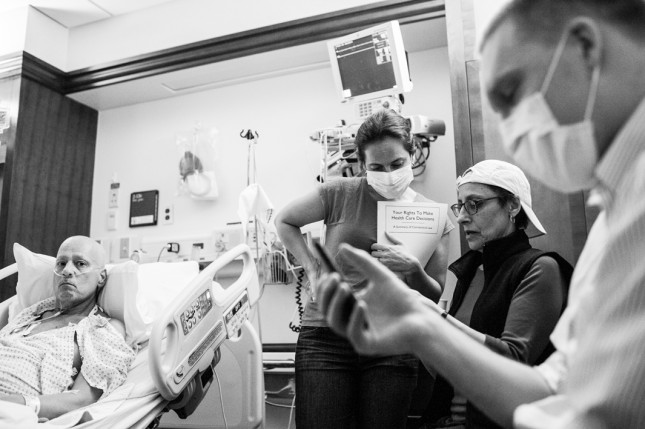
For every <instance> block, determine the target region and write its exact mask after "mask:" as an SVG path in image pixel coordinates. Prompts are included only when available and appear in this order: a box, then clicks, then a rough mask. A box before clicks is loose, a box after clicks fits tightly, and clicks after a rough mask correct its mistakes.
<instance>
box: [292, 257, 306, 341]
mask: <svg viewBox="0 0 645 429" xmlns="http://www.w3.org/2000/svg"><path fill="white" fill-rule="evenodd" d="M304 277H305V270H303V269H300V270H299V272H298V275H297V276H296V292H295V293H296V305H297V310H298V325H297V326H296V325H295V324H294V323H293V321H291V322H289V329H291V330H292V331H293V332H300V324H301V323H302V315H303V314H304V312H305V309H304V306H303V305H302V288H303V284H302V280H303V278H304Z"/></svg>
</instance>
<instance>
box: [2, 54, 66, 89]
mask: <svg viewBox="0 0 645 429" xmlns="http://www.w3.org/2000/svg"><path fill="white" fill-rule="evenodd" d="M11 76H21V77H28V78H30V79H31V80H33V81H35V82H38V83H39V84H41V85H44V86H46V87H47V88H49V89H53V90H54V91H56V92H59V93H61V94H63V93H64V92H65V81H66V79H67V74H66V73H65V72H63V71H62V70H60V69H58V68H56V67H54V66H52V65H50V64H48V63H46V62H45V61H43V60H41V59H39V58H37V57H35V56H33V55H32V54H30V53H29V52H24V51H21V52H14V53H12V54H7V55H4V56H2V57H0V79H3V78H7V77H11Z"/></svg>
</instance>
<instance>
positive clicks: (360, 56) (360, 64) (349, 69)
mask: <svg viewBox="0 0 645 429" xmlns="http://www.w3.org/2000/svg"><path fill="white" fill-rule="evenodd" d="M334 49H335V51H336V59H337V61H338V69H339V71H340V78H341V81H342V85H343V96H344V97H356V96H359V95H364V94H369V93H372V92H377V91H383V90H387V89H392V88H395V87H396V76H395V75H394V66H393V63H392V52H391V48H390V41H389V40H388V36H387V32H386V31H385V30H383V31H377V32H375V33H373V34H370V35H368V36H364V37H361V38H358V39H354V40H351V41H348V42H345V43H340V44H338V45H336V46H334Z"/></svg>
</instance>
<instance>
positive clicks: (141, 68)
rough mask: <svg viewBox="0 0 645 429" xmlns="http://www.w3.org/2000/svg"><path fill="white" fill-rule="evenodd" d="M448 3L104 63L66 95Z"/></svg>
mask: <svg viewBox="0 0 645 429" xmlns="http://www.w3.org/2000/svg"><path fill="white" fill-rule="evenodd" d="M444 3H445V2H444V1H439V0H435V1H428V0H389V1H384V2H379V3H374V4H371V5H367V6H360V7H355V8H351V9H345V10H341V11H337V12H331V13H327V14H323V15H318V16H314V17H310V18H304V19H299V20H295V21H289V22H285V23H281V24H276V25H270V26H267V27H262V28H257V29H254V30H249V31H243V32H240V33H235V34H231V35H226V36H222V37H216V38H213V39H210V40H206V41H202V42H196V43H191V44H187V45H183V46H179V47H176V48H171V49H165V50H162V51H157V52H154V53H152V54H146V55H140V56H136V57H131V58H127V59H124V60H119V61H116V62H112V63H106V64H100V65H97V66H92V67H88V68H86V69H81V70H76V71H73V72H70V73H68V74H67V79H66V85H65V93H73V92H79V91H85V90H88V89H93V88H100V87H104V86H108V85H113V84H117V83H123V82H127V81H131V80H136V79H140V78H144V77H149V76H154V75H158V74H163V73H168V72H172V71H177V70H183V69H187V68H192V67H197V66H201V65H206V64H212V63H216V62H219V61H225V60H230V59H233V58H240V57H244V56H247V55H253V54H258V53H262V52H268V51H273V50H276V49H283V48H288V47H292V46H297V45H302V44H306V43H312V42H318V41H322V40H326V39H330V38H333V37H337V36H341V35H343V34H347V33H349V32H350V31H355V30H356V29H358V28H361V27H367V26H370V25H374V24H378V23H380V22H385V21H389V20H393V19H398V20H399V21H401V22H405V20H406V19H412V18H416V17H419V16H421V15H427V16H443V15H444V11H445V6H444Z"/></svg>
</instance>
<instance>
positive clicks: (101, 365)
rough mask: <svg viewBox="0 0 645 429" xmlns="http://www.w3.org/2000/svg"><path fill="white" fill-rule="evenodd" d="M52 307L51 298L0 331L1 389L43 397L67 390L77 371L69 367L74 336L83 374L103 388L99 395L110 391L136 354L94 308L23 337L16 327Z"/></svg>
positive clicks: (27, 322) (118, 382) (91, 383)
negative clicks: (85, 314)
mask: <svg viewBox="0 0 645 429" xmlns="http://www.w3.org/2000/svg"><path fill="white" fill-rule="evenodd" d="M54 305H55V298H48V299H46V300H44V301H41V302H39V303H37V304H34V305H32V306H31V307H28V308H26V309H24V310H23V311H22V312H20V314H18V315H17V316H16V317H15V319H14V320H12V321H11V322H10V323H9V324H8V325H7V326H5V327H4V328H3V329H2V330H1V331H0V393H7V394H8V393H19V394H24V395H47V394H53V393H61V392H63V391H65V390H67V389H69V388H70V387H71V386H72V384H73V383H74V378H75V376H76V375H77V373H76V369H75V368H74V367H73V361H74V336H76V342H77V343H78V348H79V352H80V355H81V360H82V365H81V374H82V375H83V377H84V378H85V380H87V382H88V384H89V385H90V386H92V387H95V388H97V389H101V390H102V391H103V394H102V397H103V396H106V395H108V394H109V393H110V392H112V391H113V390H114V389H116V388H117V387H119V386H120V385H121V384H123V382H124V381H125V379H126V377H127V374H128V369H129V368H130V364H131V363H132V361H133V360H134V358H135V352H134V351H133V350H132V348H130V347H129V346H128V345H127V344H126V342H125V340H124V339H123V336H122V335H121V334H120V333H119V332H117V330H116V329H114V327H113V326H112V325H111V324H110V323H109V322H108V319H107V318H105V317H103V316H101V315H99V314H98V313H97V310H98V307H94V309H93V310H92V312H91V313H90V315H89V316H88V317H86V318H84V319H82V320H81V321H80V322H79V323H78V324H75V325H74V324H70V325H68V326H65V327H63V328H59V329H52V330H49V331H44V332H40V333H37V334H34V335H31V336H25V335H24V331H22V330H20V329H19V328H21V327H25V326H27V325H29V324H30V323H31V322H33V321H34V320H35V319H37V318H38V317H39V315H41V314H42V313H43V312H45V311H47V310H53V309H54ZM17 328H18V332H16V333H12V331H14V330H16V329H17Z"/></svg>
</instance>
